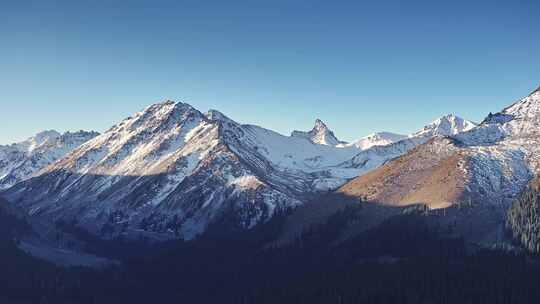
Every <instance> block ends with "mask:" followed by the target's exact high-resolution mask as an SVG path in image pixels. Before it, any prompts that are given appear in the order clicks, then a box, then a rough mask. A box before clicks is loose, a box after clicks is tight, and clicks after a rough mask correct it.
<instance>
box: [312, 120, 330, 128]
mask: <svg viewBox="0 0 540 304" xmlns="http://www.w3.org/2000/svg"><path fill="white" fill-rule="evenodd" d="M313 130H328V127H327V126H326V124H325V123H324V122H323V121H322V120H320V119H318V118H317V119H315V125H314V126H313Z"/></svg>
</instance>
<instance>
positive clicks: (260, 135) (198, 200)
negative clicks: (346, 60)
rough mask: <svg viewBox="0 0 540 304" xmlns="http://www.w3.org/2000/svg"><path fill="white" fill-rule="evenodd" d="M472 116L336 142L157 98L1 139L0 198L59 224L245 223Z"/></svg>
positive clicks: (176, 226)
mask: <svg viewBox="0 0 540 304" xmlns="http://www.w3.org/2000/svg"><path fill="white" fill-rule="evenodd" d="M473 126H474V123H472V122H469V121H466V120H463V119H461V118H459V117H456V116H454V115H446V116H444V117H441V118H439V119H437V120H435V121H434V122H433V123H431V124H428V125H427V126H426V127H424V128H423V129H422V130H420V131H418V132H416V133H414V134H411V135H409V136H393V135H390V133H379V134H377V135H373V136H368V137H366V138H363V139H361V140H359V141H357V142H355V143H352V144H348V143H345V142H343V141H340V140H338V139H337V138H336V136H335V135H334V133H333V132H332V131H331V130H330V129H329V128H328V127H327V126H326V125H325V124H324V122H322V121H321V120H319V119H317V120H316V122H315V126H314V127H313V129H312V130H310V131H308V132H303V131H293V132H292V134H291V136H284V135H281V134H279V133H276V132H274V131H271V130H268V129H265V128H262V127H259V126H255V125H245V124H240V123H238V122H235V121H234V120H232V119H230V118H228V117H227V116H225V115H224V114H223V113H220V112H218V111H215V110H210V111H208V112H207V113H202V112H200V111H198V110H197V109H195V108H193V107H192V106H190V105H188V104H186V103H181V102H173V101H165V102H161V103H157V104H154V105H151V106H149V107H147V108H145V109H144V110H142V111H140V112H137V113H135V114H134V115H132V116H130V117H128V118H126V119H125V120H123V121H121V122H120V123H118V124H116V125H114V126H113V127H111V128H110V129H109V130H107V131H105V132H104V133H103V134H100V135H98V134H97V133H95V132H82V131H81V132H79V133H66V134H64V135H60V134H58V133H57V132H54V131H49V132H45V133H40V134H38V135H37V136H35V137H33V138H31V139H29V140H27V141H25V142H23V143H19V144H14V145H10V146H4V147H2V150H0V151H11V150H14V151H20V152H17V153H19V154H17V157H16V158H15V157H9V155H10V153H7V152H4V155H8V157H5V156H4V157H3V158H2V163H3V167H4V168H6V170H5V171H6V172H7V173H6V174H4V175H3V178H2V181H5V182H3V185H4V186H3V188H4V189H5V190H4V191H3V192H2V196H4V197H5V198H6V199H8V200H9V201H12V202H14V205H15V206H16V207H17V208H18V209H20V210H22V211H23V213H24V214H27V215H28V216H30V217H31V218H35V219H39V221H40V222H44V223H49V224H51V225H54V224H55V223H58V222H68V223H71V224H73V225H75V226H77V227H80V228H83V229H85V230H86V231H89V232H91V233H92V234H94V235H97V236H99V237H103V238H114V237H117V236H119V235H123V236H128V237H131V238H134V237H142V236H144V237H149V238H152V239H172V238H184V239H192V238H194V237H196V236H197V235H199V234H201V233H203V232H204V231H205V229H206V227H207V226H208V225H209V224H210V223H212V222H214V221H216V220H219V219H222V218H227V219H228V222H229V223H231V226H232V227H233V228H235V229H248V228H251V227H253V226H254V225H256V224H258V223H261V222H264V221H267V220H268V219H269V218H271V217H272V215H273V214H274V213H275V212H276V211H280V210H285V209H289V208H294V207H296V206H300V205H302V204H304V203H305V202H306V201H308V200H310V199H311V198H312V197H313V196H316V195H317V194H318V193H321V192H326V191H332V190H334V189H336V188H338V187H340V186H341V185H343V184H345V183H346V182H347V181H349V180H350V179H352V178H354V177H356V176H358V175H361V174H364V173H366V172H369V171H371V170H373V169H375V168H377V167H379V166H381V165H383V164H384V163H386V162H388V161H389V160H391V159H393V158H395V157H398V156H400V155H402V154H404V153H406V152H407V151H409V150H410V149H412V148H414V147H416V146H418V145H420V144H422V143H425V142H427V141H428V140H430V139H432V138H434V137H438V136H450V135H455V134H458V133H460V132H464V131H467V130H469V129H471V128H472V127H473ZM360 142H361V144H359V143H360ZM0 155H1V154H0ZM34 159H39V160H40V161H34ZM13 160H17V162H16V161H13ZM19 163H20V164H19ZM27 163H30V164H32V165H31V166H29V165H26V164H27ZM14 177H16V178H14Z"/></svg>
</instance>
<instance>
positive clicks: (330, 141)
mask: <svg viewBox="0 0 540 304" xmlns="http://www.w3.org/2000/svg"><path fill="white" fill-rule="evenodd" d="M291 136H292V137H301V138H305V139H307V140H309V141H311V142H312V143H315V144H320V145H326V146H337V145H339V144H343V142H341V141H339V140H338V139H337V138H336V136H335V135H334V132H332V131H331V130H330V129H329V128H328V126H326V124H325V123H324V122H323V121H322V120H320V119H318V118H317V119H316V120H315V125H314V126H313V129H311V131H309V132H304V131H297V130H295V131H293V132H292V133H291Z"/></svg>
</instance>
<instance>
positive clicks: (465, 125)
mask: <svg viewBox="0 0 540 304" xmlns="http://www.w3.org/2000/svg"><path fill="white" fill-rule="evenodd" d="M474 127H476V124H475V123H474V122H472V121H468V120H465V119H463V118H461V117H458V116H456V115H454V114H448V115H445V116H442V117H440V118H438V119H436V120H435V121H433V122H432V123H430V124H428V125H427V126H425V127H424V128H423V129H422V130H420V131H418V132H416V133H413V134H411V135H409V137H433V136H452V135H456V134H459V133H462V132H466V131H469V130H471V129H472V128H474Z"/></svg>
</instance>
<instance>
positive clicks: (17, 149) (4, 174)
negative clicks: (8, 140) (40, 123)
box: [0, 130, 98, 190]
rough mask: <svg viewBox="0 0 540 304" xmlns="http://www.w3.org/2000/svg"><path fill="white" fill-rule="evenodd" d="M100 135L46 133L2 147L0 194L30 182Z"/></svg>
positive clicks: (0, 156) (0, 154) (95, 133)
mask: <svg viewBox="0 0 540 304" xmlns="http://www.w3.org/2000/svg"><path fill="white" fill-rule="evenodd" d="M97 135H98V133H97V132H85V131H78V132H74V133H72V132H66V133H64V134H60V133H58V132H56V131H53V130H51V131H44V132H41V133H38V134H36V135H35V136H33V137H31V138H29V139H27V140H25V141H23V142H20V143H16V144H12V145H7V146H0V190H1V189H7V188H9V187H11V186H13V185H14V184H16V183H17V182H20V181H22V180H25V179H27V178H30V177H31V176H32V175H34V174H35V173H37V172H38V171H39V170H41V169H43V168H45V167H46V166H47V165H49V164H51V163H53V162H54V161H55V160H57V159H59V158H61V157H62V156H64V155H65V154H67V153H69V152H70V151H72V150H73V149H75V148H77V147H78V146H80V145H81V144H82V143H84V142H86V141H88V140H90V139H92V138H94V137H95V136H97Z"/></svg>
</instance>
